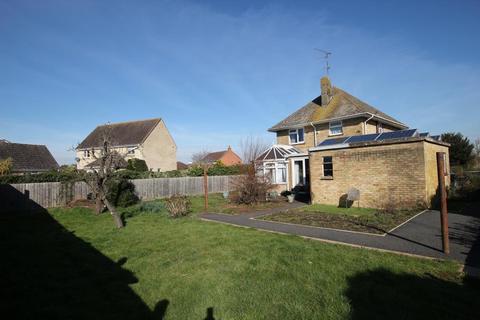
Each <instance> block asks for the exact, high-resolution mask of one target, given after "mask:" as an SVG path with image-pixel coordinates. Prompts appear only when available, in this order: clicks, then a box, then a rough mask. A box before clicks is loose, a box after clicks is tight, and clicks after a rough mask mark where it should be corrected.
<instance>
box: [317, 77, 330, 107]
mask: <svg viewBox="0 0 480 320" xmlns="http://www.w3.org/2000/svg"><path fill="white" fill-rule="evenodd" d="M320 87H321V94H322V96H321V97H322V106H326V105H327V104H328V103H329V102H330V100H331V99H332V96H333V90H332V83H331V82H330V79H329V78H328V77H327V76H325V77H322V78H321V79H320Z"/></svg>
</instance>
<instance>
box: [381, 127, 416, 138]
mask: <svg viewBox="0 0 480 320" xmlns="http://www.w3.org/2000/svg"><path fill="white" fill-rule="evenodd" d="M416 132H417V129H409V130H400V131H392V132H384V133H382V134H380V136H379V137H378V138H377V141H383V140H390V139H401V138H409V137H413V136H414V135H415V133H416Z"/></svg>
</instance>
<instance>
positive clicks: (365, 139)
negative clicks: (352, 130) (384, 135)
mask: <svg viewBox="0 0 480 320" xmlns="http://www.w3.org/2000/svg"><path fill="white" fill-rule="evenodd" d="M379 135H380V134H379V133H373V134H362V135H359V136H351V137H350V138H348V139H347V141H345V142H346V143H355V142H368V141H375V139H376V138H377V137H378V136H379Z"/></svg>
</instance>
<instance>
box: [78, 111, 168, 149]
mask: <svg viewBox="0 0 480 320" xmlns="http://www.w3.org/2000/svg"><path fill="white" fill-rule="evenodd" d="M160 121H161V119H159V118H157V119H148V120H139V121H129V122H119V123H111V124H106V125H102V126H98V127H96V128H95V130H93V131H92V132H91V133H90V134H89V135H88V136H87V137H86V138H85V140H83V141H82V143H80V144H79V145H78V147H77V149H86V148H93V147H100V146H101V144H102V143H103V135H104V133H105V132H106V131H110V132H109V135H110V136H111V138H112V140H113V141H112V145H113V146H133V145H138V144H141V143H143V141H145V139H146V138H147V137H148V135H149V134H150V132H152V130H153V129H154V128H155V126H156V125H157V124H158V123H159V122H160Z"/></svg>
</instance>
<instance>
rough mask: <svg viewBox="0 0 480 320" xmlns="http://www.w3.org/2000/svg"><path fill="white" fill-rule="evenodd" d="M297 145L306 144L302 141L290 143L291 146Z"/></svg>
mask: <svg viewBox="0 0 480 320" xmlns="http://www.w3.org/2000/svg"><path fill="white" fill-rule="evenodd" d="M296 144H305V141H300V142H290V145H291V146H294V145H296Z"/></svg>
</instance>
